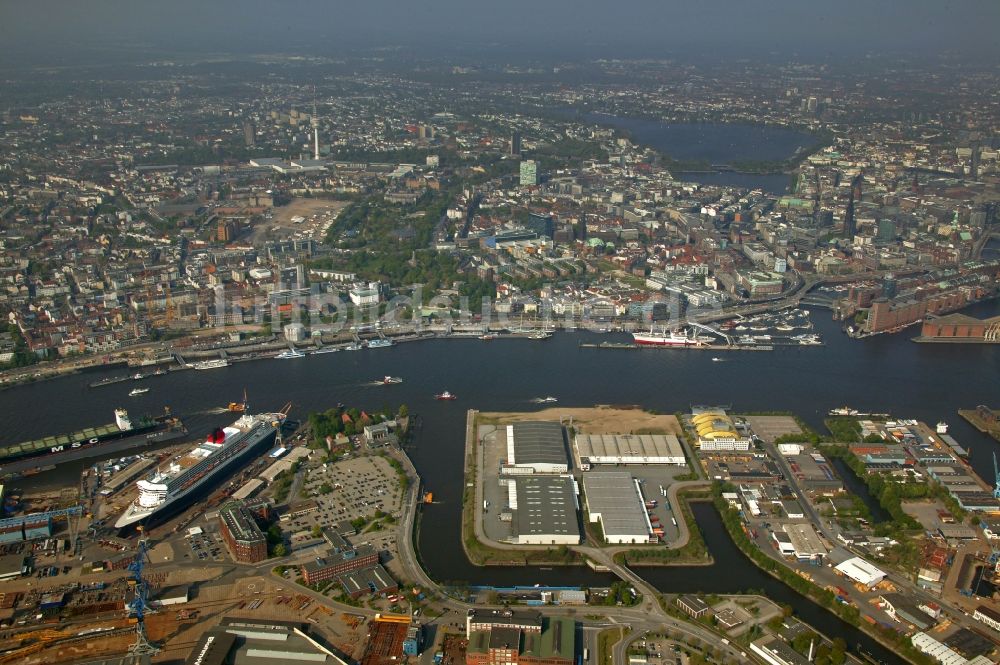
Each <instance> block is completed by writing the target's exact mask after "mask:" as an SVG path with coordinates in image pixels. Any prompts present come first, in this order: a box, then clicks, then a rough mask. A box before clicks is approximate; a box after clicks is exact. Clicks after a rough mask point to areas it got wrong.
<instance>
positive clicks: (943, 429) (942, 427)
mask: <svg viewBox="0 0 1000 665" xmlns="http://www.w3.org/2000/svg"><path fill="white" fill-rule="evenodd" d="M937 433H938V434H947V433H948V423H946V422H945V421H943V420H942V421H941V422H939V423H938V424H937Z"/></svg>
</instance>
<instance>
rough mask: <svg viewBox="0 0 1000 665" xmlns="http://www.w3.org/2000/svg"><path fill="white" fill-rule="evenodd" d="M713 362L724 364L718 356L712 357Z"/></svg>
mask: <svg viewBox="0 0 1000 665" xmlns="http://www.w3.org/2000/svg"><path fill="white" fill-rule="evenodd" d="M712 362H713V363H721V362H722V358H719V357H718V356H712Z"/></svg>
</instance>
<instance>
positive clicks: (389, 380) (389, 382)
mask: <svg viewBox="0 0 1000 665" xmlns="http://www.w3.org/2000/svg"><path fill="white" fill-rule="evenodd" d="M402 382H403V379H401V378H400V377H398V376H383V377H382V378H381V379H375V380H374V381H372V385H374V386H394V385H396V384H397V383H402Z"/></svg>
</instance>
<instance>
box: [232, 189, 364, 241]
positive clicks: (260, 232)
mask: <svg viewBox="0 0 1000 665" xmlns="http://www.w3.org/2000/svg"><path fill="white" fill-rule="evenodd" d="M348 205H350V202H349V201H335V200H333V199H322V198H314V199H311V198H295V199H292V202H291V203H289V204H288V205H286V206H281V207H279V208H273V209H272V211H273V214H274V217H273V218H271V219H270V220H267V221H263V222H260V223H258V224H256V225H255V226H254V230H253V234H252V237H251V238H252V239H253V240H264V239H271V240H274V239H277V238H287V237H290V236H292V235H294V234H300V235H301V236H304V237H312V238H313V240H316V241H317V242H319V241H321V240H323V235H324V234H325V230H324V229H325V227H327V226H328V224H329V223H330V222H332V221H333V220H335V219H337V215H339V214H340V211H341V210H343V209H344V208H346V207H347V206H348ZM293 217H304V218H305V221H303V222H301V223H299V224H295V223H293V222H292V218H293ZM313 217H315V219H313Z"/></svg>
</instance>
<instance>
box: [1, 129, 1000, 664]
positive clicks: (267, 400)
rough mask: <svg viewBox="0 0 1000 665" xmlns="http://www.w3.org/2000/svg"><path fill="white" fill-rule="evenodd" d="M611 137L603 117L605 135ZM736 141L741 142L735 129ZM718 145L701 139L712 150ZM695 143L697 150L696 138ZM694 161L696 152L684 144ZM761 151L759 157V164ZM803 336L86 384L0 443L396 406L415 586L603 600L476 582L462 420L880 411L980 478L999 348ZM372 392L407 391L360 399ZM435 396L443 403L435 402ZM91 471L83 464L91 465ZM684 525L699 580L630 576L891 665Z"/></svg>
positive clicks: (512, 574) (721, 136)
mask: <svg viewBox="0 0 1000 665" xmlns="http://www.w3.org/2000/svg"><path fill="white" fill-rule="evenodd" d="M614 120H616V122H619V123H620V122H625V123H626V124H628V127H626V128H627V129H629V130H630V132H631V135H632V136H633V138H634V139H635V140H637V141H639V142H643V143H648V144H649V145H652V146H653V147H654V148H657V149H660V150H663V151H665V152H668V153H669V154H671V155H673V156H675V157H677V158H681V159H694V158H703V159H709V160H710V161H712V162H725V161H729V160H737V159H756V158H760V159H774V158H780V157H783V156H787V155H788V154H790V153H791V152H793V151H794V150H796V148H797V147H799V146H808V145H809V144H810V138H811V137H809V136H808V135H805V134H799V133H795V132H791V131H789V130H782V129H777V128H765V129H764V130H763V132H761V130H759V129H758V128H753V129H752V131H750V130H747V129H746V126H739V125H735V126H734V125H699V126H696V127H685V126H679V125H662V124H660V123H649V122H648V121H633V120H629V119H614ZM601 121H602V122H605V121H607V117H605V118H603V119H602V120H601ZM741 128H742V129H741ZM713 132H714V134H713ZM692 137H694V138H692ZM695 140H696V142H697V144H698V145H696V146H694V147H692V146H691V145H690V144H691V142H692V141H695ZM768 146H770V147H768ZM690 179H692V180H699V179H702V180H705V181H713V182H723V183H727V184H738V185H743V186H760V187H764V188H765V189H769V190H771V191H777V192H779V193H780V191H781V190H783V188H784V185H785V184H786V183H787V178H786V177H785V176H740V174H691V175H690ZM967 311H968V312H969V313H970V314H973V315H975V316H980V317H984V316H995V315H997V314H998V313H1000V306H998V305H997V304H996V303H988V304H982V305H978V306H975V307H973V308H971V309H969V310H967ZM812 319H813V321H814V322H815V324H816V330H815V332H818V333H820V334H821V335H822V336H823V340H824V342H825V343H826V345H825V346H822V347H819V346H816V347H792V348H787V349H780V348H779V350H776V351H774V352H733V353H722V352H720V353H719V355H720V357H721V358H723V359H724V361H723V362H713V361H712V355H713V352H711V351H692V350H683V349H671V350H655V349H650V350H641V351H618V350H602V349H585V348H580V347H579V343H580V342H583V341H589V342H596V341H623V342H624V341H630V338H629V337H628V336H627V335H623V334H608V335H597V334H594V333H590V332H584V331H580V332H563V333H557V334H556V335H555V336H554V337H553V338H552V339H549V340H546V341H531V340H526V339H506V340H504V339H498V340H494V341H490V342H483V341H480V340H478V339H462V340H457V339H453V340H431V341H421V342H415V343H406V344H399V345H396V346H394V347H391V348H384V349H371V350H363V351H358V352H341V353H335V354H329V355H320V356H308V357H306V358H300V359H293V360H271V359H268V360H260V361H255V362H246V363H238V364H235V365H233V366H231V367H228V368H224V369H218V370H211V371H201V372H199V371H184V372H176V373H171V374H169V375H167V376H162V377H153V378H151V379H148V380H147V381H145V382H144V384H143V385H145V386H147V387H149V388H150V392H149V393H147V394H145V395H142V396H139V397H136V398H130V397H128V396H127V394H128V392H129V390H131V388H132V387H134V384H133V383H131V382H126V383H120V384H115V385H111V386H106V387H102V388H88V387H87V384H88V383H90V382H92V381H94V380H96V379H98V378H100V377H101V376H104V375H120V374H122V373H123V371H124V370H121V369H118V370H114V371H111V372H105V373H101V372H97V373H87V374H82V375H76V376H69V377H64V378H61V379H57V380H53V381H44V382H40V383H36V384H30V385H26V386H21V387H17V388H13V389H10V390H5V391H2V392H0V413H2V414H3V416H4V418H3V421H4V424H5V427H4V428H3V430H2V431H0V443H15V442H18V441H24V440H28V439H33V438H37V437H40V436H46V435H50V434H58V433H62V432H68V431H72V430H75V429H78V428H81V427H85V426H90V425H97V424H102V423H107V422H110V421H111V420H112V419H113V413H112V412H113V410H114V409H115V408H117V407H121V406H124V407H127V408H128V409H130V411H131V413H132V415H133V417H136V416H139V415H140V414H142V413H143V412H147V413H151V414H158V413H160V412H162V408H163V407H164V406H165V405H168V406H170V407H171V409H172V410H173V412H174V413H175V414H179V415H181V416H182V417H183V418H184V421H185V423H186V424H187V426H188V428H189V429H190V431H191V435H192V438H195V437H200V436H201V435H203V434H205V433H206V432H208V431H209V430H210V429H211V428H213V427H215V426H218V425H224V424H227V423H228V422H230V421H231V420H232V414H228V413H219V407H223V406H225V404H226V403H228V402H229V401H239V400H240V399H241V398H242V395H243V390H244V388H245V389H246V390H247V392H248V394H249V398H250V405H251V409H252V410H254V411H264V410H276V409H279V408H281V407H282V406H283V405H284V404H285V403H286V402H292V403H293V405H294V406H293V411H292V414H291V416H292V417H293V418H300V419H304V418H305V417H306V416H307V414H308V413H309V412H310V411H318V410H324V409H327V408H330V407H332V406H334V405H336V404H337V403H340V402H342V403H344V404H345V405H348V406H356V407H358V408H363V409H378V408H381V407H382V406H389V407H393V408H395V407H398V406H399V405H400V404H407V405H408V406H409V408H410V411H411V413H413V414H414V415H417V416H419V418H420V420H421V422H422V427H421V428H420V432H419V435H418V437H417V438H416V440H415V441H414V445H413V446H412V448H411V449H409V451H408V452H409V454H410V456H411V458H412V459H413V462H414V465H415V466H416V467H417V470H418V472H419V473H420V475H421V479H422V481H423V483H424V486H425V487H426V488H427V489H429V490H432V491H433V492H434V496H435V499H436V501H437V502H436V503H435V504H434V505H432V506H428V507H426V509H425V510H424V512H423V514H422V518H421V522H420V532H419V536H418V548H419V552H420V556H421V559H422V561H423V564H424V566H425V567H426V568H427V571H428V573H430V575H431V576H432V577H433V578H435V579H436V580H438V581H441V582H447V581H462V582H468V583H472V584H497V585H513V584H529V585H531V584H536V583H542V584H551V585H563V584H567V585H576V584H606V583H608V581H609V578H608V576H602V575H597V574H595V573H593V572H591V571H590V570H589V569H586V568H558V567H557V568H555V569H553V570H540V569H537V568H477V567H475V566H473V565H471V564H470V563H469V562H468V561H467V559H466V558H465V555H464V552H463V550H462V546H461V536H460V519H461V497H462V490H463V484H464V479H463V464H462V458H463V450H464V433H465V412H466V409H469V408H476V409H480V410H488V411H512V410H518V411H525V410H533V409H538V408H541V407H539V406H538V405H536V404H533V403H532V402H531V399H532V398H535V397H542V396H547V395H553V396H556V397H557V398H558V399H559V402H558V406H591V405H593V404H636V405H641V406H642V407H644V408H647V409H654V410H657V411H660V412H667V413H672V412H675V411H684V410H686V409H688V408H689V407H690V405H692V404H732V405H733V408H734V411H736V412H739V411H771V410H786V411H792V412H795V413H796V414H798V415H800V416H801V417H802V418H804V419H805V420H806V421H807V422H809V423H810V424H811V425H812V426H813V427H815V428H816V429H818V430H821V431H822V421H823V417H824V415H825V414H826V412H827V411H828V410H829V409H831V408H834V407H838V406H843V405H850V406H853V407H855V408H857V409H859V410H862V411H873V412H887V413H892V414H893V415H895V416H898V417H902V418H917V419H920V420H924V421H926V422H929V423H936V422H937V421H938V420H942V419H943V420H946V421H947V422H948V423H949V424H950V425H951V433H952V434H953V435H954V436H955V437H956V438H957V439H958V441H959V442H960V443H961V444H962V445H963V446H965V447H966V448H967V449H971V450H972V451H973V457H972V464H973V466H974V467H975V468H976V470H977V471H978V472H979V473H980V475H982V476H983V477H984V478H987V479H988V480H990V479H992V476H993V466H992V457H991V453H992V452H993V451H994V450H997V449H998V448H1000V445H998V444H997V443H995V442H993V441H992V439H989V438H988V437H986V436H985V435H982V434H980V433H979V432H977V431H976V430H974V429H973V428H972V427H971V426H969V425H968V424H966V423H965V421H963V420H961V419H960V418H959V417H958V415H957V414H956V410H957V409H959V408H968V407H974V406H976V405H977V404H990V405H993V406H996V405H1000V394H998V393H1000V390H998V381H997V380H998V377H1000V348H997V347H995V346H976V345H968V346H963V345H922V344H915V343H913V342H911V341H909V340H910V338H911V337H913V336H914V335H916V334H917V329H916V328H911V329H909V330H906V331H903V332H901V333H897V334H894V335H882V336H878V337H874V338H870V339H867V340H864V341H854V340H850V339H848V338H847V337H846V336H845V335H843V333H841V332H840V324H839V323H838V322H834V321H832V320H831V319H830V313H829V312H828V311H825V310H818V309H817V310H814V311H813V313H812ZM384 375H394V376H400V377H402V378H403V379H404V383H403V384H401V385H395V386H373V385H371V382H372V381H373V380H375V379H378V378H380V377H382V376H384ZM443 390H449V391H451V392H453V393H455V394H456V395H457V396H458V399H457V400H456V401H453V402H439V401H435V400H434V399H433V395H434V394H435V393H439V392H441V391H443ZM90 461H91V462H93V461H94V460H90ZM83 465H84V464H83V463H82V462H78V463H70V464H66V465H63V466H60V467H59V468H58V469H56V470H55V471H52V472H48V473H44V474H39V475H37V476H34V477H31V478H26V479H22V480H19V481H16V482H15V483H14V484H15V485H20V486H31V487H40V486H45V485H54V484H66V483H73V482H74V481H75V478H76V477H77V474H78V473H79V471H80V470H81V469H82V467H83ZM694 514H695V517H696V519H697V520H698V523H699V526H700V527H701V529H702V531H703V534H704V536H705V540H706V542H707V545H708V547H709V549H710V551H711V552H712V555H713V557H714V558H715V564H714V565H713V566H707V567H705V566H702V567H688V568H684V567H678V568H659V569H656V568H654V569H640V572H641V574H642V576H643V577H645V578H646V579H648V580H649V581H650V582H651V583H653V584H654V585H656V586H657V587H658V588H659V589H661V590H663V591H665V592H672V593H677V592H698V591H702V592H715V593H725V592H737V591H741V590H745V589H763V590H764V592H765V593H766V594H767V595H768V596H769V597H770V598H772V599H773V600H775V601H777V602H781V603H788V604H790V605H792V606H793V607H794V608H795V611H796V613H797V614H798V615H799V616H800V617H801V618H802V619H803V620H805V621H807V622H809V623H810V624H813V625H815V626H816V627H818V628H819V629H821V630H822V631H823V632H825V633H826V634H828V635H830V636H832V637H836V636H839V637H843V638H844V639H845V640H846V641H847V642H848V644H849V645H851V647H852V648H853V646H854V645H855V644H856V643H859V642H860V643H861V644H862V645H863V646H864V647H865V648H866V649H868V650H870V651H871V652H872V653H874V654H875V655H876V656H877V657H879V658H880V659H882V660H885V661H887V662H899V659H898V657H897V656H896V655H895V654H893V653H892V652H890V651H889V650H887V649H885V648H883V647H881V646H880V645H878V644H877V643H875V642H874V641H873V640H871V639H870V638H868V637H866V636H865V635H864V634H863V633H861V632H860V631H858V630H856V629H854V628H852V627H851V626H849V625H847V624H845V623H844V622H842V621H840V620H839V619H837V618H836V617H834V616H833V615H832V614H830V613H828V612H826V611H825V610H823V609H822V608H820V607H819V606H817V605H815V604H814V603H812V602H810V601H808V600H806V599H804V598H801V597H800V596H798V595H797V594H795V593H794V592H792V591H790V590H789V589H788V588H787V587H785V586H784V585H783V584H781V583H780V582H777V581H775V580H773V579H772V578H771V577H769V576H767V575H765V574H763V573H762V572H760V571H759V570H758V569H757V568H756V567H754V566H753V565H752V564H751V563H750V562H749V561H748V560H747V559H746V558H745V557H744V556H743V555H742V553H740V552H739V550H738V549H736V547H735V546H734V545H733V543H732V542H731V541H730V539H729V538H728V536H727V534H726V533H725V530H724V528H723V526H722V523H721V521H720V519H719V517H718V515H717V514H716V513H715V511H714V509H713V508H712V507H711V506H709V505H705V504H699V505H696V506H695V508H694Z"/></svg>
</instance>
